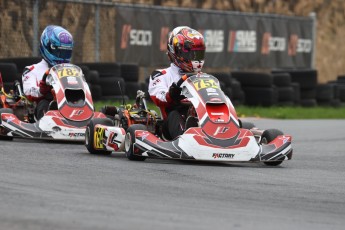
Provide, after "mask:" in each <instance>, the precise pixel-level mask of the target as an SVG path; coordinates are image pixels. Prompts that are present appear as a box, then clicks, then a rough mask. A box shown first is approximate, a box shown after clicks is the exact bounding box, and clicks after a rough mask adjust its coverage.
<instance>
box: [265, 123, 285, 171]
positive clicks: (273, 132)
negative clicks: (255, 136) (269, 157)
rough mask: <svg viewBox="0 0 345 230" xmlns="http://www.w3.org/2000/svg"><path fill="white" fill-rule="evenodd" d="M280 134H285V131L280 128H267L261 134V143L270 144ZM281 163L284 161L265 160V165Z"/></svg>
mask: <svg viewBox="0 0 345 230" xmlns="http://www.w3.org/2000/svg"><path fill="white" fill-rule="evenodd" d="M280 135H284V133H283V132H282V131H280V130H278V129H267V130H265V131H264V132H263V133H262V136H261V142H260V143H261V144H263V145H264V144H269V143H270V142H271V141H273V140H274V139H275V138H276V137H278V136H280ZM281 163H283V161H267V162H264V164H265V165H268V166H278V165H280V164H281Z"/></svg>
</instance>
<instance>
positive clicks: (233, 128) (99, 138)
mask: <svg viewBox="0 0 345 230" xmlns="http://www.w3.org/2000/svg"><path fill="white" fill-rule="evenodd" d="M177 85H178V86H180V87H181V88H182V93H181V94H182V95H184V96H185V97H186V99H187V101H189V106H190V107H191V109H189V111H190V113H189V114H188V118H187V121H186V127H185V131H184V133H183V134H182V135H180V136H178V137H177V138H175V139H174V140H165V139H164V138H162V136H160V133H157V132H155V131H157V130H159V128H156V129H155V131H152V130H148V129H147V127H146V126H145V125H143V124H133V125H131V126H129V127H128V129H127V130H126V131H125V130H123V129H122V128H121V127H114V126H111V125H110V123H108V124H105V123H103V124H102V125H95V126H94V127H88V131H87V135H86V138H87V137H89V139H88V140H87V141H86V144H87V146H88V149H89V151H90V149H93V150H97V149H98V150H100V149H102V148H103V150H104V151H110V150H111V148H109V143H116V148H115V149H112V150H115V151H121V150H122V148H124V151H125V153H126V156H127V158H128V159H130V160H138V161H141V160H145V159H146V158H147V157H153V158H163V159H186V160H198V161H215V162H263V163H265V164H267V165H271V166H276V165H280V164H281V163H282V162H283V161H284V160H290V159H291V158H292V152H293V151H292V146H291V136H290V135H284V134H283V132H281V131H280V130H277V129H267V130H260V129H257V128H255V127H253V125H250V123H244V122H241V121H240V120H239V119H238V117H237V114H236V111H235V108H234V107H233V105H232V103H231V101H230V99H229V98H228V97H227V96H225V94H224V93H223V91H222V90H221V88H220V86H219V81H218V80H217V79H216V78H215V77H213V76H211V75H208V74H197V75H192V76H187V75H184V76H183V77H182V78H181V80H180V81H179V82H178V83H177ZM186 104H187V105H188V103H186ZM189 119H190V120H191V121H193V122H188V120H189ZM160 124H161V123H157V125H158V126H159V125H160ZM100 130H102V131H100ZM124 132H125V133H126V134H125V138H124V140H123V133H124ZM114 136H116V138H113V137H114ZM90 137H91V138H90ZM110 137H112V138H110ZM115 139H116V140H115Z"/></svg>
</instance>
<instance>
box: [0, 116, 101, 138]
mask: <svg viewBox="0 0 345 230" xmlns="http://www.w3.org/2000/svg"><path fill="white" fill-rule="evenodd" d="M102 115H103V114H100V113H95V116H97V117H102ZM103 116H104V115H103ZM88 122H89V119H88V120H86V121H82V122H69V121H68V120H66V119H65V118H63V117H62V116H60V115H59V114H58V113H47V114H46V115H45V116H44V117H42V118H41V119H40V120H39V121H38V122H36V123H26V122H23V121H21V120H19V119H18V117H17V116H16V115H14V114H10V113H3V114H1V124H0V133H1V135H3V136H7V137H20V138H29V139H41V140H57V141H72V142H84V140H85V130H86V125H87V123H88Z"/></svg>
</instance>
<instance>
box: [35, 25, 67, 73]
mask: <svg viewBox="0 0 345 230" xmlns="http://www.w3.org/2000/svg"><path fill="white" fill-rule="evenodd" d="M72 50H73V37H72V35H71V34H70V33H69V32H68V31H67V30H66V29H64V28H62V27H61V26H55V25H49V26H47V27H46V28H45V29H44V30H43V32H42V35H41V41H40V53H41V55H42V57H43V59H44V60H46V61H47V62H48V64H49V65H50V66H54V65H57V64H61V63H69V62H70V61H71V56H72Z"/></svg>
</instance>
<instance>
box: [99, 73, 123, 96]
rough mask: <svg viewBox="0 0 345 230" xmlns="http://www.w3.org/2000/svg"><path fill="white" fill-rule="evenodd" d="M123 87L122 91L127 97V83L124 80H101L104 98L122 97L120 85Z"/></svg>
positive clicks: (109, 78)
mask: <svg viewBox="0 0 345 230" xmlns="http://www.w3.org/2000/svg"><path fill="white" fill-rule="evenodd" d="M118 82H120V85H121V90H122V93H123V94H124V95H126V83H125V81H124V80H123V78H120V77H107V78H100V79H99V85H100V86H101V88H102V97H103V96H113V95H114V96H120V95H121V90H120V87H119V83H118Z"/></svg>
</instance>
